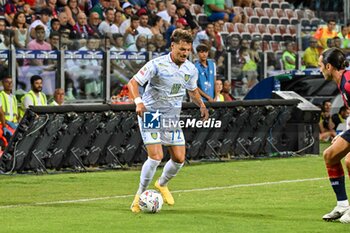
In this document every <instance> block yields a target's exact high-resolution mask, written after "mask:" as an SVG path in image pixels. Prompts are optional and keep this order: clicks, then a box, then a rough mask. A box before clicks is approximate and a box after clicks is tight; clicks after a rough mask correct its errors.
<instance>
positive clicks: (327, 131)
mask: <svg viewBox="0 0 350 233" xmlns="http://www.w3.org/2000/svg"><path fill="white" fill-rule="evenodd" d="M331 106H332V104H331V101H330V100H325V101H323V103H322V106H321V117H320V122H319V127H320V140H322V141H324V142H328V141H329V140H332V139H333V138H334V137H335V136H336V132H335V129H334V123H333V120H332V118H331Z"/></svg>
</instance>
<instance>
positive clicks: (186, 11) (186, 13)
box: [176, 0, 199, 30]
mask: <svg viewBox="0 0 350 233" xmlns="http://www.w3.org/2000/svg"><path fill="white" fill-rule="evenodd" d="M178 3H179V4H178V5H177V7H176V13H177V15H178V16H179V18H184V19H186V22H187V23H188V25H189V26H190V28H191V29H192V30H193V29H196V28H199V26H198V23H197V22H196V20H195V19H194V17H193V15H192V14H191V12H190V8H189V7H190V6H189V4H188V0H180V1H178Z"/></svg>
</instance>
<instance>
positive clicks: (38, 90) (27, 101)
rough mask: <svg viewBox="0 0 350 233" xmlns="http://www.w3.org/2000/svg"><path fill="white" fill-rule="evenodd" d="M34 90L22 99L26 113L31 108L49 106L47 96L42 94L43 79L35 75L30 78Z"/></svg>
mask: <svg viewBox="0 0 350 233" xmlns="http://www.w3.org/2000/svg"><path fill="white" fill-rule="evenodd" d="M30 84H31V87H32V89H31V90H30V91H29V92H28V93H27V94H25V95H24V96H23V97H22V110H23V114H24V111H25V110H26V109H27V108H29V106H31V105H32V106H43V105H47V99H46V95H45V94H44V93H43V92H42V88H43V79H42V77H40V76H39V75H33V76H32V77H31V78H30Z"/></svg>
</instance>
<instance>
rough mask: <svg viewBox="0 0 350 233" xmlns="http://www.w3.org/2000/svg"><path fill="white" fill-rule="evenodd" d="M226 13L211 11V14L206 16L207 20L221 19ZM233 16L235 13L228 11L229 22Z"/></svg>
mask: <svg viewBox="0 0 350 233" xmlns="http://www.w3.org/2000/svg"><path fill="white" fill-rule="evenodd" d="M226 14H227V13H225V12H212V13H211V15H210V16H209V17H208V21H210V22H215V21H218V20H223V19H224V18H225V15H226ZM234 17H235V14H233V13H230V14H229V15H228V18H229V21H230V22H231V21H232V20H233V18H234Z"/></svg>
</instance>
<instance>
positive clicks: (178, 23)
mask: <svg viewBox="0 0 350 233" xmlns="http://www.w3.org/2000/svg"><path fill="white" fill-rule="evenodd" d="M176 17H177V16H176ZM176 17H174V18H172V20H173V19H175V18H176ZM187 26H188V23H187V21H186V19H184V18H179V19H177V20H176V22H175V25H174V24H172V25H170V26H169V27H168V29H167V30H166V32H165V39H166V41H167V43H166V46H165V47H166V48H170V44H171V35H172V33H173V31H174V30H175V29H177V28H181V29H185V28H186V27H187Z"/></svg>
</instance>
